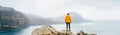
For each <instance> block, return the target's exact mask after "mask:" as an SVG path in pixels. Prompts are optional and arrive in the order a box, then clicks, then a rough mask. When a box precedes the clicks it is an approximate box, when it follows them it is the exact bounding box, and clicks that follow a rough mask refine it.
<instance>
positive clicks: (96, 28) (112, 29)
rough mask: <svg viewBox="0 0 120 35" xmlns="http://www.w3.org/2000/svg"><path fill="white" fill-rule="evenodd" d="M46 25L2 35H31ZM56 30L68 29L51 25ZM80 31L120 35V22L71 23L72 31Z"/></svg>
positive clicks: (58, 25) (2, 34)
mask: <svg viewBox="0 0 120 35" xmlns="http://www.w3.org/2000/svg"><path fill="white" fill-rule="evenodd" d="M42 26H44V25H38V26H30V27H27V28H25V29H23V30H20V31H16V32H7V33H0V35H31V33H32V31H34V30H35V29H36V28H40V27H42ZM51 26H52V27H54V28H55V29H56V30H58V31H61V30H65V29H66V25H65V24H56V25H51ZM80 30H83V31H84V32H86V33H96V34H97V35H120V34H119V33H120V21H94V22H86V23H71V31H72V32H73V33H74V34H76V33H77V32H79V31H80Z"/></svg>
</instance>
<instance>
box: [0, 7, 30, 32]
mask: <svg viewBox="0 0 120 35" xmlns="http://www.w3.org/2000/svg"><path fill="white" fill-rule="evenodd" d="M27 26H29V21H28V19H27V17H26V16H25V15H24V14H22V13H21V12H19V11H16V10H15V9H13V8H11V7H2V6H0V30H1V31H7V30H13V29H20V28H25V27H27Z"/></svg>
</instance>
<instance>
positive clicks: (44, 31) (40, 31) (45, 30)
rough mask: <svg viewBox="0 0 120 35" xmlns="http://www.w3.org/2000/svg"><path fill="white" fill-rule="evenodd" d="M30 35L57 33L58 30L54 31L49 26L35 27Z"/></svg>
mask: <svg viewBox="0 0 120 35" xmlns="http://www.w3.org/2000/svg"><path fill="white" fill-rule="evenodd" d="M32 35H58V31H56V30H55V29H54V28H53V27H51V26H44V27H41V28H37V29H35V30H34V31H33V32H32Z"/></svg>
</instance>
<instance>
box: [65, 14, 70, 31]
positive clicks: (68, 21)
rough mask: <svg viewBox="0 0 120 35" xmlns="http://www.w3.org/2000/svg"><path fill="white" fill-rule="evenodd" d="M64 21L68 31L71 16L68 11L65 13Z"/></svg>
mask: <svg viewBox="0 0 120 35" xmlns="http://www.w3.org/2000/svg"><path fill="white" fill-rule="evenodd" d="M65 23H66V28H67V30H68V28H69V31H70V23H71V17H70V15H69V13H67V15H66V17H65Z"/></svg>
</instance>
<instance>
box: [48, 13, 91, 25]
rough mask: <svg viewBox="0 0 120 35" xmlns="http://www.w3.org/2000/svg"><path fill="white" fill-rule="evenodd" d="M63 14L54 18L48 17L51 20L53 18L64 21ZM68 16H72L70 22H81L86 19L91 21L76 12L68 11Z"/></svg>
mask: <svg viewBox="0 0 120 35" xmlns="http://www.w3.org/2000/svg"><path fill="white" fill-rule="evenodd" d="M65 15H66V14H64V15H62V16H59V17H56V18H50V19H51V20H55V21H60V22H64V18H65ZM70 16H71V18H72V22H73V23H81V22H88V21H91V20H88V19H85V18H83V17H82V16H81V15H80V14H78V13H77V12H70Z"/></svg>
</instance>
